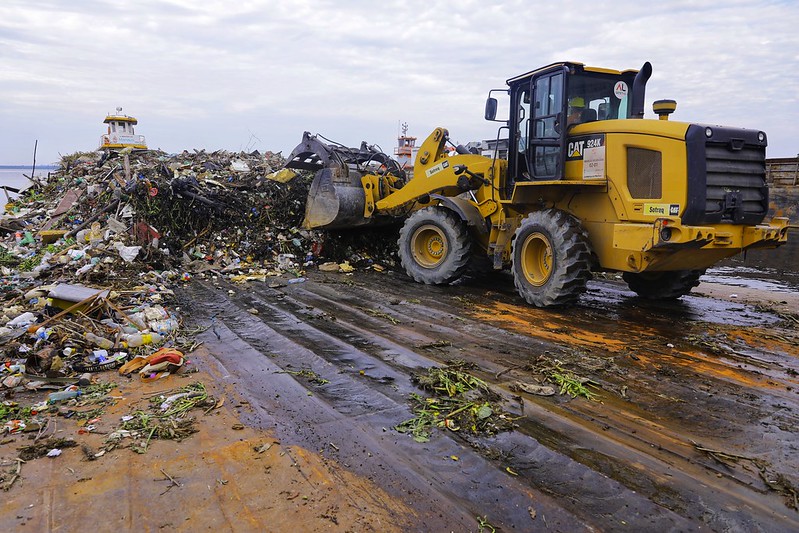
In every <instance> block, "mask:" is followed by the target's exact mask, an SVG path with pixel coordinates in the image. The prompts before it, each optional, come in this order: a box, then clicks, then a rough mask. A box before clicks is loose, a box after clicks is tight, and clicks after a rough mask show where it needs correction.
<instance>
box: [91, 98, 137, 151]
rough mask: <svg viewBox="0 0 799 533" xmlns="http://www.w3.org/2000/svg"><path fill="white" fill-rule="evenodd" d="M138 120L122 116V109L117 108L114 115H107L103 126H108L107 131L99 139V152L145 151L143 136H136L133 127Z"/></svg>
mask: <svg viewBox="0 0 799 533" xmlns="http://www.w3.org/2000/svg"><path fill="white" fill-rule="evenodd" d="M138 122H139V121H138V120H136V119H135V118H133V117H129V116H127V115H123V114H122V108H121V107H117V110H116V114H114V115H111V114H109V115H107V116H106V117H105V120H104V121H103V123H104V124H108V131H107V132H106V133H105V134H104V135H102V136H101V137H100V150H105V149H112V150H113V149H122V148H135V149H138V150H146V149H147V143H146V142H145V141H144V135H136V134H135V132H134V130H133V126H135V125H136V124H138Z"/></svg>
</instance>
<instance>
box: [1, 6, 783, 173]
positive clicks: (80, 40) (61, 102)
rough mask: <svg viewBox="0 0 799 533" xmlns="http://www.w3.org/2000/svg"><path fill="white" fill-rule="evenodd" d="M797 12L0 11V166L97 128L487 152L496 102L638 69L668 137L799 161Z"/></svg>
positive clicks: (223, 142)
mask: <svg viewBox="0 0 799 533" xmlns="http://www.w3.org/2000/svg"><path fill="white" fill-rule="evenodd" d="M797 27H799V2H795V1H793V0H786V1H761V2H758V1H754V0H726V1H725V2H718V1H717V0H713V1H706V0H664V1H661V2H653V3H650V2H644V1H641V0H631V1H628V0H608V1H602V0H596V1H593V2H584V1H576V0H572V1H560V2H550V1H547V2H541V1H538V0H504V1H503V0H498V1H495V2H486V1H484V0H483V1H471V0H459V1H455V2H431V1H429V0H404V1H398V0H379V1H377V0H371V1H359V0H333V1H309V0H291V1H287V0H275V1H273V0H238V1H236V2H233V1H229V0H137V1H135V2H119V1H116V0H80V1H66V0H63V1H61V0H2V1H0V58H1V59H2V62H0V164H17V163H22V164H27V163H30V160H31V157H32V153H33V146H34V142H35V141H36V140H38V142H39V144H38V156H37V162H38V163H39V164H44V163H48V162H56V161H57V160H58V159H59V157H60V156H59V154H69V153H72V152H75V151H78V150H93V149H95V148H96V147H97V142H98V140H99V136H100V134H101V133H103V131H104V128H105V126H104V125H103V124H102V121H103V118H104V117H105V115H106V113H109V112H113V111H114V110H115V108H116V107H117V106H122V108H123V113H126V114H129V115H132V116H135V117H136V118H138V119H139V125H138V127H137V133H140V134H144V135H145V136H146V138H147V142H148V144H149V145H150V147H151V148H161V149H163V150H165V151H167V152H177V151H181V150H183V149H192V148H205V149H208V150H215V149H226V150H233V151H238V150H247V151H250V150H254V149H258V150H261V151H263V150H272V151H283V153H284V155H287V154H288V152H289V151H290V150H291V148H293V147H294V146H295V145H296V144H297V143H298V142H299V141H300V138H301V136H302V133H303V131H305V130H308V131H311V132H314V133H317V132H318V133H322V134H323V135H325V136H326V137H328V138H330V139H333V140H336V141H338V142H341V143H343V144H347V145H350V146H357V145H359V144H360V142H361V140H366V141H368V142H370V143H376V144H378V145H380V146H381V147H382V148H383V149H384V150H385V151H387V152H388V151H392V150H393V147H394V145H395V143H396V137H397V132H398V129H399V124H400V123H401V122H407V123H408V124H409V133H410V134H412V135H416V136H418V137H420V142H421V139H423V138H424V137H425V136H426V135H427V134H428V133H429V132H430V131H431V130H432V129H433V128H435V127H436V126H444V127H447V128H448V129H449V131H450V134H451V136H452V138H453V139H454V140H456V141H457V142H468V141H470V140H479V139H486V138H493V137H494V136H495V135H496V124H495V123H489V122H485V121H484V120H483V106H484V102H485V98H486V96H487V93H488V91H489V89H492V88H501V87H504V86H505V80H506V79H508V78H510V77H513V76H515V75H517V74H521V73H524V72H527V71H529V70H532V69H534V68H537V67H539V66H543V65H546V64H549V63H552V62H555V61H561V60H570V61H579V62H582V63H585V64H588V65H592V66H602V67H608V68H616V69H619V70H623V69H628V68H640V66H641V65H642V64H643V63H644V61H650V62H651V63H652V65H653V67H654V74H653V76H652V78H651V80H650V82H649V85H648V87H647V103H646V109H647V117H649V118H653V115H652V112H651V103H652V101H653V100H656V99H660V98H672V99H675V100H677V103H678V107H677V111H676V113H675V114H674V115H672V119H673V120H681V121H690V122H702V123H715V124H726V125H730V126H741V127H748V128H756V129H762V130H765V131H766V132H767V133H768V135H769V152H768V156H769V157H791V156H795V155H796V154H797V152H799V142H797V141H796V134H797V133H799V127H797V124H798V123H799V111H798V110H799V102H798V101H797V100H798V99H799V98H798V97H797V93H799V89H798V88H799V68H797V67H798V66H799V31H797Z"/></svg>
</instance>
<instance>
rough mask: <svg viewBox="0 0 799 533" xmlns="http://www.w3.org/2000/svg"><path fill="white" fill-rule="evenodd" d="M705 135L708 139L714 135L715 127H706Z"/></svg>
mask: <svg viewBox="0 0 799 533" xmlns="http://www.w3.org/2000/svg"><path fill="white" fill-rule="evenodd" d="M705 137H707V138H708V139H710V138H711V137H713V128H705Z"/></svg>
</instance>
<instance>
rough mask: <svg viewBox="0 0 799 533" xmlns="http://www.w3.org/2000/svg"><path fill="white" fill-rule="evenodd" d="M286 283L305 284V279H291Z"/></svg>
mask: <svg viewBox="0 0 799 533" xmlns="http://www.w3.org/2000/svg"><path fill="white" fill-rule="evenodd" d="M286 283H288V284H289V285H294V284H295V283H305V278H292V279H290V280H288V281H287V282H286Z"/></svg>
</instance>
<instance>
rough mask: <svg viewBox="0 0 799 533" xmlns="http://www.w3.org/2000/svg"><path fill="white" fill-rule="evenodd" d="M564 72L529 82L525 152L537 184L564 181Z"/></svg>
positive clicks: (540, 76) (542, 75) (548, 74)
mask: <svg viewBox="0 0 799 533" xmlns="http://www.w3.org/2000/svg"><path fill="white" fill-rule="evenodd" d="M565 78H566V75H565V73H564V71H563V70H558V71H556V72H550V73H545V74H541V75H539V76H537V77H535V78H533V79H532V81H531V86H532V87H531V88H532V91H533V106H532V108H533V109H532V131H531V137H530V144H529V149H528V151H527V166H528V169H529V172H530V176H531V177H532V178H533V179H536V180H559V179H561V178H562V177H563V157H562V154H563V132H564V130H565V124H564V119H565V117H564V115H563V107H564V106H563V102H564V98H565V93H566V83H565V81H566V80H565Z"/></svg>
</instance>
